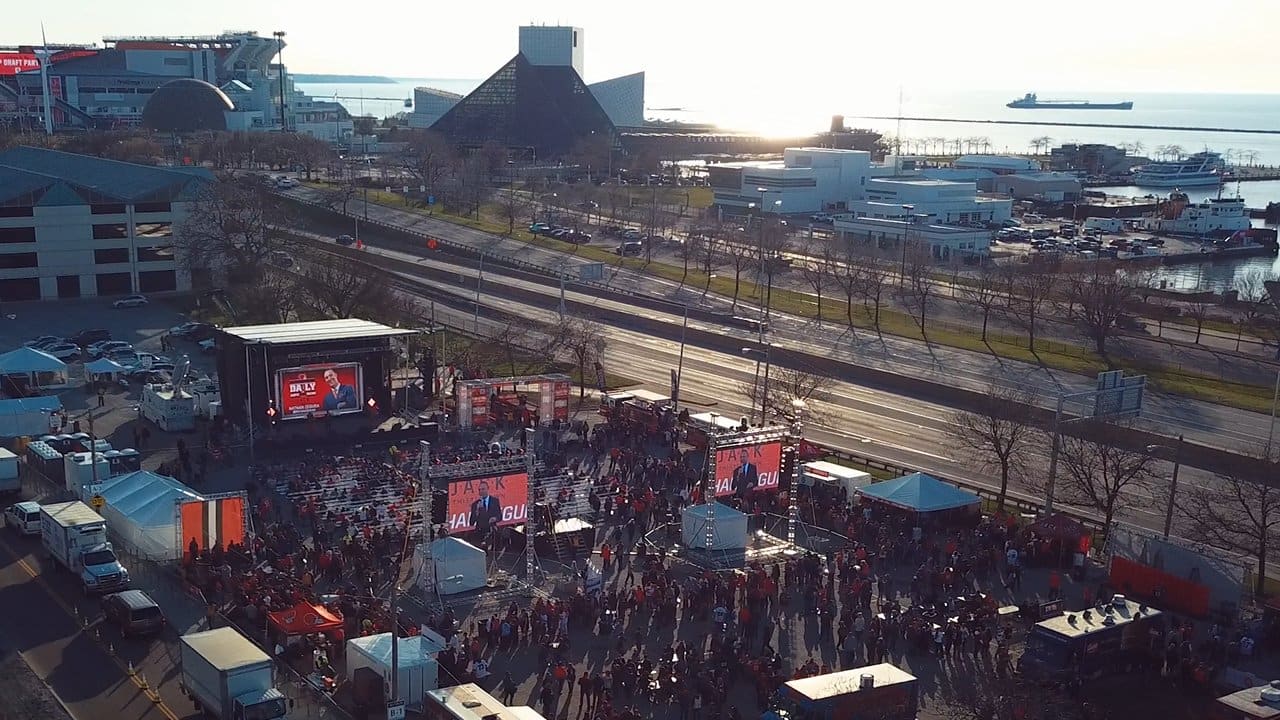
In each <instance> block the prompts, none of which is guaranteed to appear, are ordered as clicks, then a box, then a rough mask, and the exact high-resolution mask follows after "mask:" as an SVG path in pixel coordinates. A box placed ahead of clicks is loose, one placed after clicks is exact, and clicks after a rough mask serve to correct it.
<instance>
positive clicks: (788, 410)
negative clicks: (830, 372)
mask: <svg viewBox="0 0 1280 720" xmlns="http://www.w3.org/2000/svg"><path fill="white" fill-rule="evenodd" d="M830 384H831V379H830V378H829V377H828V376H827V375H825V374H822V373H817V372H809V371H807V370H801V369H799V368H794V367H785V366H781V365H773V366H771V368H770V372H769V382H768V384H767V385H766V383H764V382H762V381H761V382H755V383H750V382H745V381H744V382H739V383H738V391H739V392H741V393H742V394H743V395H744V396H746V398H747V400H748V401H749V402H750V403H751V407H753V408H757V407H759V406H760V401H761V400H762V399H764V400H765V402H766V403H767V405H766V407H765V415H766V417H767V416H768V415H769V414H770V413H773V414H775V415H781V416H784V417H790V416H791V415H792V414H793V413H795V405H794V401H796V400H803V401H804V403H805V405H807V406H808V407H807V408H806V410H805V412H806V414H807V416H808V418H809V419H810V420H817V421H820V420H821V417H822V416H821V411H820V409H819V408H817V407H815V403H818V402H826V401H828V400H829V399H830V397H831V395H830V393H829V392H827V390H826V388H827V386H829V385H830ZM766 387H767V388H768V395H767V397H765V398H762V397H761V395H760V394H761V393H763V392H764V390H765V388H766ZM815 413H816V414H815Z"/></svg>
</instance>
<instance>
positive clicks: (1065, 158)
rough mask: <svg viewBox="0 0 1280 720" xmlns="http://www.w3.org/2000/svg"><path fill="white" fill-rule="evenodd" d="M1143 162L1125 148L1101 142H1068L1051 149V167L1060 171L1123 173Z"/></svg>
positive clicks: (1105, 173)
mask: <svg viewBox="0 0 1280 720" xmlns="http://www.w3.org/2000/svg"><path fill="white" fill-rule="evenodd" d="M1142 162H1143V160H1142V159H1141V158H1132V157H1129V155H1128V153H1127V152H1125V150H1124V148H1118V147H1116V146H1114V145H1103V144H1101V143H1067V144H1066V145H1063V146H1061V147H1056V148H1053V149H1052V150H1050V151H1049V169H1050V170H1056V171H1059V172H1083V173H1086V174H1088V175H1121V174H1124V173H1127V172H1129V169H1130V168H1132V167H1133V166H1134V165H1140V164H1142Z"/></svg>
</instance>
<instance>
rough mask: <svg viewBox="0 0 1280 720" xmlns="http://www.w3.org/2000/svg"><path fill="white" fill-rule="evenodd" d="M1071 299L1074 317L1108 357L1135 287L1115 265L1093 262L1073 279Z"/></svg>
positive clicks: (1070, 286)
mask: <svg viewBox="0 0 1280 720" xmlns="http://www.w3.org/2000/svg"><path fill="white" fill-rule="evenodd" d="M1067 295H1068V297H1069V298H1070V299H1071V303H1072V306H1073V307H1074V308H1075V310H1074V311H1073V312H1072V317H1074V318H1075V320H1076V321H1077V323H1078V324H1079V325H1080V326H1081V329H1083V330H1084V333H1085V335H1086V336H1087V337H1088V338H1089V339H1090V340H1092V341H1093V349H1094V350H1096V351H1097V352H1098V354H1099V355H1105V354H1106V352H1107V340H1108V339H1109V338H1111V337H1112V336H1114V335H1115V334H1116V332H1117V331H1118V329H1119V322H1120V319H1121V318H1123V317H1124V315H1125V311H1126V310H1128V309H1129V306H1130V304H1131V303H1132V302H1133V300H1134V288H1133V285H1132V284H1130V282H1129V281H1128V279H1127V278H1125V277H1123V276H1121V274H1120V272H1119V269H1118V268H1117V267H1116V266H1114V265H1112V264H1111V263H1105V262H1100V261H1098V262H1091V263H1088V265H1087V267H1086V268H1083V269H1082V270H1081V271H1078V272H1075V273H1073V274H1072V275H1071V277H1070V284H1069V285H1068V287H1067Z"/></svg>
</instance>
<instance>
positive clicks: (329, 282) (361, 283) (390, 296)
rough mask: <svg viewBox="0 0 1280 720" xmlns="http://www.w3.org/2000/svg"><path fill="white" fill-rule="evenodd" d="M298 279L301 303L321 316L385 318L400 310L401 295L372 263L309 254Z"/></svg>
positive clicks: (299, 300) (299, 301)
mask: <svg viewBox="0 0 1280 720" xmlns="http://www.w3.org/2000/svg"><path fill="white" fill-rule="evenodd" d="M304 265H305V268H306V269H305V270H303V272H302V274H301V276H300V277H299V278H298V280H297V282H296V287H297V290H298V303H299V304H300V305H301V306H302V307H304V308H306V309H308V310H310V311H311V313H312V314H314V315H316V316H317V317H320V318H326V319H328V318H354V317H362V318H373V319H378V320H383V319H386V318H387V317H388V315H389V314H393V313H395V312H398V310H399V307H398V306H399V304H400V301H399V298H398V296H397V295H396V293H395V291H394V290H393V289H392V288H391V285H390V284H389V283H388V282H387V278H386V275H385V274H383V273H381V272H379V271H377V270H375V269H374V268H373V267H371V266H367V265H362V264H359V263H349V262H343V261H341V260H339V259H336V258H331V257H326V256H317V257H312V258H308V260H307V261H306V262H305V263H304Z"/></svg>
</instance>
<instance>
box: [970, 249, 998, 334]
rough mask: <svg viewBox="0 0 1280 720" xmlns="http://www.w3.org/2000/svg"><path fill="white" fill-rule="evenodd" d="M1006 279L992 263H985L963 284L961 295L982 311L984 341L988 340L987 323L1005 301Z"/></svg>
mask: <svg viewBox="0 0 1280 720" xmlns="http://www.w3.org/2000/svg"><path fill="white" fill-rule="evenodd" d="M1004 287H1005V282H1004V279H1003V278H1002V277H1001V276H1000V273H999V272H997V270H996V268H995V266H994V265H993V264H992V263H989V262H987V263H983V264H982V266H981V267H980V268H978V274H977V275H975V276H974V277H973V278H971V279H970V282H969V283H966V284H965V285H962V286H961V288H960V296H961V297H962V298H964V300H965V301H966V302H969V303H972V304H973V305H975V306H977V308H978V309H979V310H981V311H982V342H986V341H987V324H988V323H989V322H990V321H991V313H992V311H994V310H995V309H996V308H997V307H1000V306H1001V305H1002V304H1003V303H1004V292H1003V290H1004Z"/></svg>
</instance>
